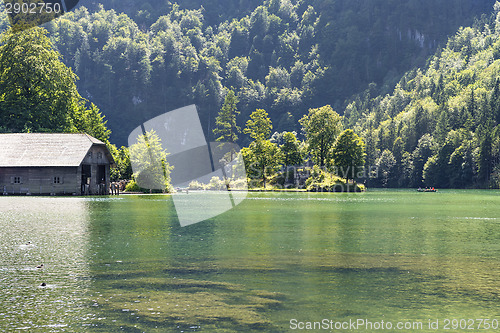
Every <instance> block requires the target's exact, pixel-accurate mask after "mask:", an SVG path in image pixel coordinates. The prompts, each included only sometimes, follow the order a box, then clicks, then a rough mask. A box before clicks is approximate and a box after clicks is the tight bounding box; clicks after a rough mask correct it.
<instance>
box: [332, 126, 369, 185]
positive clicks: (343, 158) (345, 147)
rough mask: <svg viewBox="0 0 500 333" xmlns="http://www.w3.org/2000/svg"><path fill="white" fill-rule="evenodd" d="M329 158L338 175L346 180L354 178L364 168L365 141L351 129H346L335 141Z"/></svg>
mask: <svg viewBox="0 0 500 333" xmlns="http://www.w3.org/2000/svg"><path fill="white" fill-rule="evenodd" d="M331 158H332V166H334V167H335V171H336V173H337V174H338V175H339V176H341V177H343V178H345V179H346V180H347V182H349V179H353V180H355V179H356V178H358V177H359V176H358V175H359V173H360V172H361V171H363V169H364V163H365V143H364V142H363V140H362V139H361V138H360V137H359V136H358V135H357V134H356V133H354V131H353V130H352V129H346V130H345V131H344V132H342V133H341V134H340V135H339V137H338V138H337V140H336V141H335V144H334V145H333V148H332V155H331Z"/></svg>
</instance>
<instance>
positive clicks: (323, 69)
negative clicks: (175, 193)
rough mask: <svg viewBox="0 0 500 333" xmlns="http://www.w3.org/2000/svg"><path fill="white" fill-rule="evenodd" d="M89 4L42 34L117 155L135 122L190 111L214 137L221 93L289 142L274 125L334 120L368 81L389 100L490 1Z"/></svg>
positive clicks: (374, 91)
mask: <svg viewBox="0 0 500 333" xmlns="http://www.w3.org/2000/svg"><path fill="white" fill-rule="evenodd" d="M99 3H102V5H103V7H100V6H99V4H98V3H88V4H86V5H88V6H89V8H88V9H87V8H85V7H80V8H79V9H77V10H75V11H73V12H70V13H67V14H66V15H65V16H63V17H62V18H60V19H58V20H55V21H53V22H51V23H50V24H48V25H47V28H48V29H49V30H50V32H51V34H50V37H51V39H52V41H53V42H54V44H55V45H56V47H57V49H58V51H59V52H61V54H63V56H64V58H63V59H64V61H65V62H66V64H67V65H68V66H70V67H72V68H73V69H74V70H75V72H76V73H77V74H78V76H79V77H80V81H79V82H78V87H79V90H80V92H82V94H83V95H84V97H85V98H88V99H89V100H91V101H94V102H95V103H96V104H97V105H98V106H99V108H101V109H102V110H105V114H106V117H107V119H108V121H109V127H110V129H112V130H113V134H112V141H113V142H115V143H116V144H119V145H122V144H125V142H126V139H127V136H128V134H129V133H130V132H131V131H132V130H133V129H134V128H135V127H136V126H138V125H139V124H140V123H143V122H144V118H152V117H154V116H156V115H158V114H160V113H163V112H165V110H173V109H175V108H178V107H182V106H185V105H189V104H193V103H194V104H197V105H198V106H199V112H200V115H201V118H202V121H203V123H204V124H210V126H209V127H210V128H214V127H216V126H214V125H215V115H216V114H217V113H218V112H219V110H221V105H222V104H223V102H224V100H223V96H224V91H225V89H231V90H233V91H234V93H235V96H236V97H237V98H238V99H240V101H241V102H240V103H239V104H238V109H239V111H241V112H242V114H243V115H244V116H245V117H248V115H249V114H250V113H251V112H252V110H255V109H256V108H259V109H265V110H267V111H268V112H269V115H270V118H271V119H272V120H273V122H274V123H275V124H277V125H278V126H277V129H278V130H279V131H285V130H286V131H294V130H295V131H297V130H298V128H297V127H296V123H295V124H294V126H295V127H288V125H287V124H286V123H283V124H281V122H280V120H281V118H282V116H283V115H284V114H286V113H287V112H289V113H290V114H291V115H292V116H293V117H295V118H296V119H300V118H301V117H302V115H303V114H305V113H307V110H308V109H309V108H311V107H316V106H318V105H327V104H330V105H335V106H336V109H337V110H339V108H340V105H342V103H343V102H344V100H345V99H346V98H348V97H349V96H351V95H352V94H353V93H358V92H360V91H362V90H363V89H365V88H367V87H368V85H369V84H370V83H371V82H375V83H376V84H374V85H373V87H372V88H371V90H372V97H374V96H375V95H376V94H377V93H378V92H380V91H383V92H387V91H388V90H389V89H390V87H392V86H394V84H395V82H396V80H398V79H399V78H400V76H401V75H402V74H403V73H404V72H405V71H406V70H408V69H409V68H413V67H414V66H415V65H418V64H424V62H425V60H426V58H427V56H428V55H429V54H431V53H432V52H433V51H434V50H435V49H436V46H437V45H438V44H439V43H444V42H445V38H446V37H447V36H448V35H450V34H452V33H453V31H455V30H456V29H457V27H458V24H459V23H460V22H466V23H468V22H472V18H473V17H474V16H475V15H478V14H480V13H483V12H486V11H487V10H489V9H490V6H491V3H489V1H488V0H479V1H473V2H471V1H466V0H453V1H452V3H451V4H450V3H449V2H446V1H442V0H440V1H430V2H426V3H422V4H419V5H418V6H415V2H414V1H407V0H404V1H392V0H391V1H385V2H374V1H371V0H362V1H361V2H352V1H345V0H341V1H337V0H336V1H330V0H328V1H327V0H308V1H296V0H291V1H262V0H260V1H259V0H247V1H243V2H242V1H228V0H210V1H209V2H207V3H203V7H201V5H200V2H199V1H195V0H186V1H182V3H179V5H178V4H175V3H170V2H165V1H152V0H146V1H141V2H133V1H130V0H123V1H118V0H102V1H99ZM486 6H487V7H486ZM104 8H106V10H105V9H104ZM111 8H113V9H114V10H110V9H111ZM448 8H460V9H461V10H456V11H455V10H453V11H450V10H447V9H448ZM119 13H125V14H119ZM354 13H356V14H355V15H354ZM467 36H468V35H467V34H465V35H464V38H465V39H467ZM460 43H461V44H460V45H462V44H464V43H463V42H460ZM464 45H468V44H467V43H465V44H464ZM471 45H474V44H471ZM457 47H458V46H457ZM471 59H472V58H471ZM465 79H466V77H464V80H465ZM442 88H443V89H445V88H446V89H447V88H448V87H445V85H443V87H442ZM146 102H147V105H146ZM124 119H127V121H124ZM281 125H283V127H282V126H281ZM352 125H353V124H349V126H350V127H352ZM414 143H415V144H416V141H415V142H414Z"/></svg>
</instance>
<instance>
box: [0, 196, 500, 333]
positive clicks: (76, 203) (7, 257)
mask: <svg viewBox="0 0 500 333" xmlns="http://www.w3.org/2000/svg"><path fill="white" fill-rule="evenodd" d="M189 195H192V194H189ZM0 230H1V232H0V249H1V252H0V263H1V265H0V287H1V290H2V291H1V294H0V331H2V332H23V331H25V332H89V331H92V332H119V331H126V332H181V331H184V332H189V331H201V332H212V331H216V332H236V331H241V332H249V331H254V332H257V331H261V332H286V331H290V320H291V319H297V320H298V321H302V322H306V321H321V320H323V319H330V320H335V321H349V320H357V319H364V320H368V321H371V322H380V321H381V320H384V322H393V323H397V322H422V323H423V328H424V330H422V331H429V332H431V331H432V332H436V330H428V329H427V328H428V327H427V325H428V320H429V319H433V320H436V319H439V320H440V330H439V331H444V329H443V328H444V327H443V324H444V323H443V321H444V320H445V319H447V318H448V319H469V318H484V319H490V320H493V319H496V320H500V242H499V239H500V192H499V191H451V190H450V191H442V192H441V191H440V192H438V193H417V192H413V191H373V192H368V193H362V194H307V193H279V194H278V193H251V194H250V195H249V197H248V199H247V200H245V201H244V202H243V203H242V204H241V205H240V206H238V207H237V208H236V209H234V210H232V211H230V212H227V213H225V214H223V215H220V216H218V217H216V218H214V219H211V220H208V221H205V222H203V223H199V224H196V225H193V226H189V227H186V228H181V227H180V226H179V223H178V221H177V217H176V215H175V210H174V207H173V203H172V199H171V197H169V196H120V197H114V198H73V197H72V198H40V197H0ZM28 242H31V244H28V245H27V243H28ZM42 263H43V264H44V267H43V268H41V269H40V268H36V266H38V265H40V264H42ZM42 282H44V283H46V284H47V285H46V286H45V287H42V286H40V284H41V283H42ZM323 331H330V330H323ZM334 331H335V330H334ZM340 331H342V330H340ZM345 331H347V330H345ZM359 331H370V330H363V329H360V330H359ZM388 331H392V330H388ZM394 331H395V330H394ZM410 331H412V330H410ZM483 331H485V330H483ZM489 331H492V330H489ZM498 331H500V329H498Z"/></svg>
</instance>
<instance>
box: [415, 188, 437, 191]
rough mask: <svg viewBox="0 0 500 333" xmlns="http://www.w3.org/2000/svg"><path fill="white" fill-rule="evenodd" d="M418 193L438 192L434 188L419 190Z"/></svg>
mask: <svg viewBox="0 0 500 333" xmlns="http://www.w3.org/2000/svg"><path fill="white" fill-rule="evenodd" d="M417 192H437V190H436V189H435V188H434V187H432V188H420V187H419V188H418V189H417Z"/></svg>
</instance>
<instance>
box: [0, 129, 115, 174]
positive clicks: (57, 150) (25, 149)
mask: <svg viewBox="0 0 500 333" xmlns="http://www.w3.org/2000/svg"><path fill="white" fill-rule="evenodd" d="M94 145H98V146H103V148H104V149H105V153H106V158H107V160H108V161H110V162H111V163H114V161H113V158H112V156H111V154H110V153H109V151H108V149H107V147H106V145H105V144H104V142H102V141H100V140H97V139H96V138H94V137H91V136H90V135H88V134H84V133H14V134H0V167H78V166H79V165H80V164H81V163H82V161H83V160H84V158H85V157H86V155H87V153H88V152H89V150H90V148H91V147H92V146H94Z"/></svg>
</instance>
